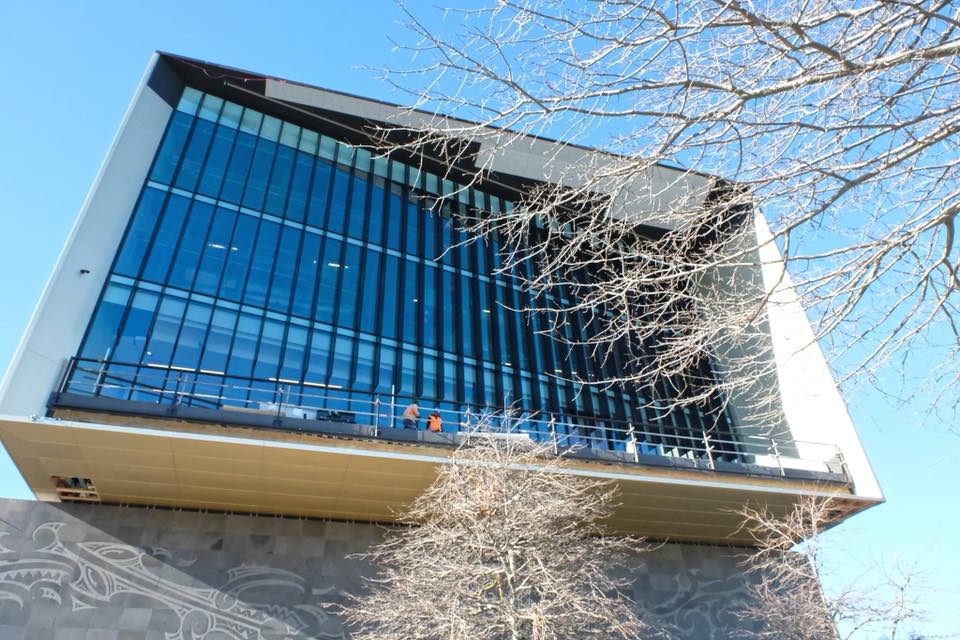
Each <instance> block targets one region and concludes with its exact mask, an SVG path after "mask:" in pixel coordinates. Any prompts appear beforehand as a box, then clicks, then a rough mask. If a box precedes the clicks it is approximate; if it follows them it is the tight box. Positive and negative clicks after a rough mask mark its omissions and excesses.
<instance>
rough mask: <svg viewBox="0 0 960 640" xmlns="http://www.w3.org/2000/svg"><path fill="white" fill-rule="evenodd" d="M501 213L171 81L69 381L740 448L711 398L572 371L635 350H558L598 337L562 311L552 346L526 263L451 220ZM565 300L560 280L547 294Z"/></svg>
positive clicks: (498, 207) (88, 386)
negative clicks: (505, 262)
mask: <svg viewBox="0 0 960 640" xmlns="http://www.w3.org/2000/svg"><path fill="white" fill-rule="evenodd" d="M511 206H512V203H511V201H510V200H508V199H505V198H502V197H499V196H497V195H494V194H492V193H486V192H484V191H481V190H477V189H473V188H467V187H466V186H464V185H461V184H457V183H456V182H453V181H451V180H448V179H445V178H444V176H442V175H438V174H436V173H431V172H429V171H426V170H422V169H421V168H419V167H417V166H411V165H409V164H404V163H403V162H399V161H396V160H388V159H387V158H384V157H376V156H372V154H371V152H370V151H369V150H368V149H367V148H363V147H359V146H353V145H351V144H349V143H347V142H345V141H341V140H336V139H335V138H332V137H330V136H327V135H323V134H320V133H319V132H317V131H314V130H310V129H308V128H304V127H301V126H298V125H296V124H293V123H292V122H289V121H284V120H281V119H279V118H276V117H274V116H271V115H268V114H265V113H263V112H262V111H259V110H257V109H255V108H252V107H244V106H242V105H240V104H238V103H236V102H232V101H229V100H224V99H223V98H221V97H218V96H216V95H214V94H212V93H203V92H201V91H199V90H197V89H195V88H193V87H190V86H185V87H184V89H183V91H182V95H181V96H180V98H179V100H178V104H177V108H176V110H175V111H174V112H173V115H172V117H171V118H170V121H169V124H168V126H167V130H166V132H165V134H164V136H163V140H162V142H161V144H160V146H159V148H158V150H157V154H156V158H155V160H154V161H153V166H152V168H151V170H150V173H149V175H148V177H147V179H146V181H145V182H144V184H143V188H142V192H141V194H140V196H139V199H138V202H137V205H136V208H135V213H133V215H131V216H130V222H129V224H128V227H127V230H126V233H125V235H124V238H123V241H122V242H121V244H120V246H119V248H118V250H117V254H116V259H115V260H114V262H113V265H112V267H111V269H110V275H109V277H108V279H107V283H106V285H105V287H104V290H103V294H102V297H101V300H100V301H99V303H98V305H97V308H96V311H95V313H94V315H93V317H92V319H91V321H90V326H89V329H88V330H87V334H86V336H85V338H84V340H83V343H82V346H81V347H80V349H79V352H78V353H77V356H78V360H77V362H76V367H75V369H74V371H73V372H72V375H71V377H70V382H69V385H68V387H67V390H68V391H71V392H77V393H89V394H93V395H105V396H109V397H113V398H120V399H125V400H137V401H143V402H158V403H164V402H168V403H169V402H178V403H182V404H187V405H196V406H200V407H212V408H222V407H241V408H259V407H263V406H267V405H269V406H277V405H279V404H284V405H289V406H290V407H295V408H296V410H298V411H299V410H302V411H306V412H308V414H309V415H311V416H312V415H313V414H314V413H316V412H317V411H318V410H320V411H321V412H324V411H325V412H331V411H335V412H337V413H339V414H342V415H345V416H349V418H350V420H351V421H356V422H358V423H361V424H370V425H378V424H379V425H380V426H385V427H390V426H394V422H395V419H394V417H395V413H396V406H397V405H406V404H407V403H408V402H410V400H411V399H412V398H414V397H418V398H419V399H420V404H421V405H422V406H423V408H424V409H425V410H429V408H437V409H438V410H439V411H440V413H441V416H442V417H443V418H444V423H445V424H446V425H447V426H446V430H447V431H453V430H456V429H458V428H460V426H461V425H462V424H463V423H464V416H465V415H469V413H470V412H472V413H473V414H474V415H479V414H481V413H484V414H489V413H500V412H503V411H504V410H505V409H507V408H512V409H513V410H514V412H515V414H517V415H518V416H523V417H525V418H526V419H527V420H531V419H532V420H531V421H529V422H526V421H525V422H524V424H522V425H520V426H519V428H521V429H525V430H530V431H532V432H534V433H535V434H536V435H537V436H538V437H545V436H546V435H548V434H547V431H548V428H547V427H546V425H545V423H546V424H551V423H552V425H553V431H554V432H555V433H556V435H557V436H558V437H559V438H560V439H561V442H568V441H569V443H570V444H574V443H576V444H579V445H580V446H584V445H586V446H590V447H595V448H600V449H612V450H624V449H625V448H626V446H627V445H628V442H627V439H628V431H629V429H630V427H631V426H632V427H633V428H634V429H635V430H636V431H637V432H643V433H645V434H649V435H647V436H646V444H648V445H651V446H654V445H664V444H666V445H668V446H671V447H682V448H683V450H684V451H689V452H694V451H699V450H701V449H702V445H703V438H704V435H705V434H706V433H709V434H711V435H713V436H714V439H715V441H716V442H717V443H718V445H717V446H718V447H719V448H721V449H722V450H724V451H731V452H732V451H734V450H735V438H736V436H735V434H734V433H733V432H732V430H731V428H730V422H729V419H728V416H727V415H726V414H725V413H724V412H723V411H722V410H721V408H720V403H719V402H718V403H716V404H715V405H714V406H711V407H696V408H692V407H691V408H687V409H684V410H682V411H679V410H678V411H674V412H672V413H671V414H669V415H668V416H666V417H660V416H654V415H652V412H651V415H648V413H647V409H646V408H645V407H647V406H649V403H650V399H651V398H650V396H651V395H653V396H655V397H656V396H660V397H663V396H667V395H668V394H670V393H671V392H670V390H669V388H668V387H667V386H666V385H664V386H663V387H661V388H659V389H655V390H654V389H648V390H644V389H638V388H610V389H601V388H598V387H597V386H594V385H590V384H581V383H575V382H572V381H573V380H582V381H590V380H604V379H613V378H615V377H618V376H619V375H620V374H621V372H623V371H624V370H625V369H626V368H627V367H628V366H630V365H629V362H630V361H631V359H629V358H627V357H626V354H624V353H623V348H622V347H621V348H619V349H617V350H615V351H614V352H613V354H612V355H613V357H610V358H605V359H603V360H602V361H601V359H600V358H594V357H593V356H592V355H591V354H590V353H588V352H587V349H586V348H584V347H582V346H579V345H576V344H572V343H573V342H575V341H576V339H577V338H578V337H580V336H582V337H583V338H589V337H590V336H589V332H590V331H592V330H593V325H591V324H589V323H587V322H585V321H583V322H577V318H576V316H573V317H572V318H567V320H573V322H567V323H564V324H563V327H562V331H564V332H565V333H566V336H564V337H565V338H567V340H566V341H564V340H558V339H557V336H555V335H553V329H552V327H553V326H555V324H556V318H553V317H550V316H549V315H548V314H547V313H546V312H543V313H524V312H522V311H519V310H521V309H524V308H527V307H530V306H543V305H542V303H537V302H535V301H531V300H530V299H529V294H528V293H527V292H525V291H524V290H523V289H522V288H521V287H520V286H519V285H518V284H517V283H518V281H519V278H517V277H514V276H516V275H523V276H527V277H529V276H531V275H532V274H511V273H509V272H505V271H504V270H503V269H502V264H501V262H500V247H499V246H498V242H497V240H496V238H493V239H492V240H491V241H485V240H479V241H473V242H471V241H469V238H468V237H467V236H466V235H465V234H464V233H463V232H462V231H461V230H460V229H458V226H459V225H458V224H457V222H456V221H457V220H465V219H468V218H472V217H475V216H477V215H485V214H486V213H487V212H492V213H494V214H499V213H501V212H503V211H508V210H509V209H510V208H511ZM544 233H545V232H544ZM525 266H526V265H525ZM583 277H584V278H589V277H590V275H589V274H584V275H583ZM570 295H573V294H572V292H569V291H567V290H564V288H563V287H557V288H556V291H555V292H552V293H551V294H549V297H553V296H556V297H558V298H559V299H558V300H550V299H548V300H547V304H546V306H548V307H556V306H558V305H559V306H561V307H563V306H565V305H567V304H569V301H568V300H567V299H566V298H567V296H570ZM701 375H710V374H709V372H701ZM670 399H672V398H670ZM378 401H379V402H378ZM375 403H378V404H379V405H381V406H380V408H379V409H377V410H373V407H374V405H375ZM387 403H389V406H390V407H391V408H390V409H389V410H387ZM421 426H423V425H422V423H421ZM538 431H543V433H537V432H538ZM678 436H679V438H678ZM687 439H689V440H687ZM684 445H687V446H684ZM700 452H701V454H702V453H703V452H702V451H700Z"/></svg>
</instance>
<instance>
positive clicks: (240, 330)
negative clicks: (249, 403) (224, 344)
mask: <svg viewBox="0 0 960 640" xmlns="http://www.w3.org/2000/svg"><path fill="white" fill-rule="evenodd" d="M262 323H263V320H262V319H261V318H258V317H257V316H254V315H250V314H248V313H241V314H240V320H239V321H238V322H237V331H236V333H235V334H234V338H233V347H232V348H231V349H230V361H229V363H228V364H227V373H228V374H229V375H231V376H242V377H249V376H250V374H251V373H253V362H254V356H255V355H256V352H257V342H258V341H259V339H260V326H261V324H262ZM244 384H249V383H244Z"/></svg>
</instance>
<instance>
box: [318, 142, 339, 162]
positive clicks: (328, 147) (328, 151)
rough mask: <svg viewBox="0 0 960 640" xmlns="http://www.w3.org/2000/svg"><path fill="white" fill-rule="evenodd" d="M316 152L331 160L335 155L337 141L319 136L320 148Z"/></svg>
mask: <svg viewBox="0 0 960 640" xmlns="http://www.w3.org/2000/svg"><path fill="white" fill-rule="evenodd" d="M317 154H318V155H319V156H320V157H321V158H324V159H325V160H330V161H333V159H334V157H336V155H337V141H336V140H334V139H333V138H330V137H327V136H320V148H319V149H317Z"/></svg>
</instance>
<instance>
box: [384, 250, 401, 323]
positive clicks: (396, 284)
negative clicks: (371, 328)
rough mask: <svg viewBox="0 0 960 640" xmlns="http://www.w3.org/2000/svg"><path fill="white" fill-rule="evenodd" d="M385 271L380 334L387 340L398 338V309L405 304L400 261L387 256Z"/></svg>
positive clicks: (394, 257)
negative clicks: (402, 296) (401, 287)
mask: <svg viewBox="0 0 960 640" xmlns="http://www.w3.org/2000/svg"><path fill="white" fill-rule="evenodd" d="M384 259H385V261H386V262H385V263H384V270H383V289H382V290H383V307H382V309H383V312H382V317H381V319H380V332H381V334H382V335H383V336H385V337H387V338H396V337H397V309H398V308H400V306H401V305H402V304H403V301H402V298H401V292H400V259H399V258H397V257H396V256H389V255H388V256H385V258H384Z"/></svg>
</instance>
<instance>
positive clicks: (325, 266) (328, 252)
mask: <svg viewBox="0 0 960 640" xmlns="http://www.w3.org/2000/svg"><path fill="white" fill-rule="evenodd" d="M341 248H342V243H341V242H340V241H339V240H335V239H333V238H327V240H326V243H325V245H324V249H323V262H322V263H321V264H320V285H319V288H318V290H317V313H316V319H317V320H318V321H320V322H324V323H326V324H333V311H334V304H335V303H336V299H337V282H338V281H339V279H340V272H341V267H342V266H343V265H342V263H341V257H340V252H341Z"/></svg>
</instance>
